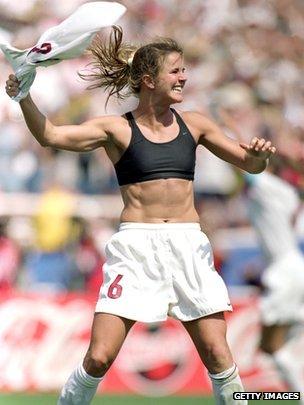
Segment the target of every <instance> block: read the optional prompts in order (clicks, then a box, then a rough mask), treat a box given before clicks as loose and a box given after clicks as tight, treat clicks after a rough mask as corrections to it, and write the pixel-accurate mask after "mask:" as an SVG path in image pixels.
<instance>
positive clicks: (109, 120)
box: [84, 115, 127, 134]
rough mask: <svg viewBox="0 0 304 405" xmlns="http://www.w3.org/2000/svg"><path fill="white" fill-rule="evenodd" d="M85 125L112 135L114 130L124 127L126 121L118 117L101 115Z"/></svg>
mask: <svg viewBox="0 0 304 405" xmlns="http://www.w3.org/2000/svg"><path fill="white" fill-rule="evenodd" d="M84 124H85V125H91V126H95V127H97V128H100V129H102V130H103V131H105V132H107V133H109V134H113V133H114V132H115V129H116V128H119V127H120V126H126V125H127V120H126V118H124V117H123V116H120V115H102V116H99V117H95V118H92V119H90V120H88V121H86V122H85V123H84Z"/></svg>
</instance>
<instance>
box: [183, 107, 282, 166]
mask: <svg viewBox="0 0 304 405" xmlns="http://www.w3.org/2000/svg"><path fill="white" fill-rule="evenodd" d="M191 122H193V124H194V126H195V127H196V128H197V130H198V131H199V134H200V136H199V144H201V145H203V146H205V147H206V148H207V149H209V150H210V151H211V152H212V153H214V154H215V155H216V156H218V157H219V158H221V159H223V160H225V161H226V162H228V163H231V164H233V165H235V166H237V167H239V168H240V169H243V170H245V171H247V172H249V173H260V172H262V171H263V170H264V169H265V168H266V166H267V160H268V158H269V157H271V156H272V155H273V154H274V153H275V151H276V148H275V147H274V146H272V144H271V142H270V141H266V140H265V139H263V138H257V137H254V138H252V140H251V141H250V142H249V144H247V143H243V142H238V141H236V140H234V139H231V138H229V137H228V136H226V135H225V134H224V133H223V131H222V130H221V129H220V128H219V127H218V126H217V125H216V124H215V123H214V122H213V121H211V120H209V119H208V118H206V117H204V116H203V115H201V114H199V113H193V116H192V120H191Z"/></svg>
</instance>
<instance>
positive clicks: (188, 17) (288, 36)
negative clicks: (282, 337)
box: [0, 0, 304, 395]
mask: <svg viewBox="0 0 304 405" xmlns="http://www.w3.org/2000/svg"><path fill="white" fill-rule="evenodd" d="M83 3H84V1H82V0H65V1H64V2H62V1H61V0H23V1H22V2H18V7H16V5H15V4H14V3H13V2H9V1H7V0H0V42H5V41H7V42H9V43H10V44H12V45H13V46H15V47H17V48H20V49H25V48H29V47H31V46H33V45H34V44H35V43H36V41H37V40H38V38H39V37H40V35H41V34H42V32H44V31H45V30H46V29H47V28H49V27H51V26H54V25H57V24H59V23H60V22H61V21H62V20H63V19H65V18H66V17H68V16H69V15H70V14H71V13H72V12H73V11H74V10H75V9H76V8H77V7H78V6H79V5H81V4H83ZM121 3H123V4H124V5H126V6H127V9H128V11H127V13H126V14H125V15H124V16H123V18H122V19H121V20H120V21H119V24H120V25H121V26H122V27H123V30H124V33H125V39H126V40H128V41H130V42H134V43H136V44H141V43H144V42H147V41H149V40H151V39H153V38H154V37H156V36H167V37H173V38H174V39H176V40H177V41H178V42H180V43H181V45H182V46H183V47H184V50H185V61H186V67H187V73H188V82H187V85H186V88H185V92H184V102H183V104H182V105H179V106H177V108H180V109H181V110H188V109H190V110H197V111H201V112H202V113H204V114H207V115H209V116H211V117H212V118H213V119H215V120H216V121H217V122H218V124H219V125H221V126H222V127H223V129H224V130H225V131H226V132H227V134H230V135H231V136H234V134H235V133H240V134H241V135H242V137H243V139H244V140H245V141H248V140H249V139H251V138H252V137H253V136H255V135H256V136H264V137H266V138H267V139H271V140H272V142H273V143H274V145H275V146H277V148H278V160H277V162H278V167H279V170H278V173H279V176H280V178H281V179H284V181H287V182H288V183H289V184H291V185H292V186H293V187H294V188H295V189H296V191H297V193H298V195H299V198H300V200H303V198H304V79H303V77H304V76H303V64H304V59H303V55H304V3H303V1H302V0H269V1H265V0H221V1H212V0H188V1H187V2H181V1H178V0H123V1H121ZM108 33H109V30H107V29H105V30H103V31H102V35H105V37H106V36H107V34H108ZM88 63H89V60H88V58H87V56H86V55H84V56H83V57H81V58H78V59H76V60H70V61H64V62H62V63H60V64H59V65H55V66H52V67H48V68H47V69H46V68H39V69H38V72H37V77H36V79H35V82H34V84H33V86H32V90H31V94H32V97H33V99H34V101H36V102H37V104H38V105H39V107H40V108H41V110H42V111H43V112H44V113H45V114H46V115H47V116H48V117H49V118H50V119H51V121H53V122H54V123H57V124H66V123H74V124H78V123H81V122H82V121H84V120H86V119H89V118H92V117H95V116H97V115H104V114H123V113H124V112H126V111H128V110H130V109H132V108H133V106H134V105H135V103H136V100H135V99H132V98H131V99H129V100H127V101H126V102H122V103H118V102H116V101H115V100H111V101H110V103H109V104H108V107H107V110H106V111H105V108H104V104H105V100H106V95H105V94H103V93H102V91H99V90H93V91H88V90H86V83H85V82H83V81H81V79H80V78H79V77H78V75H77V72H78V71H81V70H83V69H85V68H86V65H87V64H88ZM0 68H1V75H0V302H1V306H0V320H1V321H0V324H1V325H2V326H1V328H0V341H1V345H0V346H1V356H0V370H1V371H0V389H2V390H5V391H28V390H34V391H40V392H48V391H56V390H58V389H59V388H60V387H61V385H62V384H63V382H64V381H65V379H66V377H67V376H68V375H69V373H70V371H71V370H72V368H73V367H74V365H75V364H76V363H77V362H78V361H79V360H80V359H81V358H82V356H83V354H84V351H85V349H86V345H87V342H88V333H89V328H90V322H91V319H92V313H93V309H94V303H95V301H96V297H97V294H98V290H99V286H100V283H101V282H102V265H103V262H104V246H105V243H106V241H107V240H108V239H109V237H110V236H111V235H112V234H113V233H114V232H115V231H116V229H117V226H118V221H119V213H120V209H121V207H122V203H121V200H120V196H119V190H118V184H117V181H116V178H115V173H114V170H113V168H112V166H111V164H110V162H109V160H108V159H107V158H106V155H105V153H104V151H103V150H98V151H95V152H93V153H82V154H77V153H70V152H65V151H58V150H54V149H51V148H42V147H41V146H40V145H39V144H38V143H37V142H36V141H35V140H34V139H33V137H32V136H31V134H30V133H29V131H28V130H27V128H26V126H25V124H24V121H23V119H22V116H21V113H20V109H19V106H18V104H17V103H15V102H14V101H12V100H10V99H9V98H8V96H7V95H6V93H5V89H4V87H5V81H6V79H7V76H8V75H9V74H10V73H11V70H10V66H9V65H8V63H7V62H6V61H5V59H4V56H3V54H0ZM195 193H196V205H197V209H198V211H199V214H200V218H201V224H202V228H203V230H204V231H205V232H206V233H207V235H208V236H209V238H210V239H211V243H212V245H213V248H214V254H215V261H216V267H217V270H218V271H219V272H220V273H221V274H222V276H223V277H224V279H225V281H226V283H227V285H228V287H229V290H230V293H231V296H232V300H233V302H234V307H235V312H234V313H233V314H232V315H230V316H229V317H228V322H229V324H230V331H229V339H230V342H231V345H232V348H233V350H234V351H235V356H236V357H237V363H238V365H239V368H240V370H241V374H242V376H243V380H244V383H245V386H246V388H247V389H248V390H249V391H254V390H260V389H263V388H271V389H284V384H283V382H282V381H281V380H280V378H279V376H278V375H277V374H276V372H275V370H274V369H273V367H272V366H271V364H270V362H269V361H268V359H266V358H264V357H263V355H262V354H260V353H258V350H257V342H258V334H259V313H258V305H259V294H260V289H259V279H260V275H261V272H262V271H263V268H264V266H265V263H264V259H263V256H262V255H261V249H260V247H259V244H258V240H257V236H256V234H255V231H254V229H253V228H252V226H251V224H250V221H249V218H248V212H247V211H248V209H247V208H248V207H247V205H248V204H247V199H248V193H247V188H246V185H245V182H244V177H243V175H242V173H241V172H238V171H236V170H235V169H233V168H232V167H231V166H230V165H228V164H226V163H225V162H223V161H221V160H219V159H217V158H216V157H214V156H213V155H211V154H210V153H209V152H208V151H206V150H203V149H202V148H201V149H199V150H198V153H197V166H196V178H195ZM294 225H295V232H296V237H297V240H298V243H299V244H300V246H301V247H302V248H303V246H304V209H303V208H302V207H301V206H299V209H298V211H297V216H296V217H295V219H294ZM303 271H304V269H303ZM172 325H173V326H172ZM172 331H173V332H174V333H173V332H172ZM172 333H173V334H172ZM132 339H133V341H132ZM134 342H135V343H134ZM151 342H152V344H153V345H154V347H155V353H154V357H153V353H150V354H149V356H147V355H146V354H145V350H144V348H145V347H147V344H149V343H151ZM164 342H167V343H168V342H169V345H171V346H169V347H172V352H171V353H168V351H166V353H162V354H161V356H160V354H159V353H160V352H161V351H160V348H161V347H163V344H164ZM170 342H171V343H170ZM134 345H137V347H139V348H140V349H138V350H142V353H143V357H142V359H144V360H145V361H144V360H142V361H141V362H140V361H139V360H138V357H140V356H138V352H137V353H133V351H134ZM166 347H168V346H166ZM300 347H301V350H304V346H303V338H302V346H300ZM25 353H26V355H25ZM136 358H137V362H136V361H135V359H136ZM160 358H161V360H160ZM189 359H191V364H189ZM54 370H55V371H56V372H54ZM303 375H304V374H303ZM104 390H105V391H106V392H112V393H125V392H129V393H134V392H137V393H140V394H142V395H167V394H176V393H177V394H179V393H182V394H184V395H186V394H187V395H190V394H200V395H201V394H208V393H210V385H209V382H208V379H207V377H206V374H205V371H204V370H203V369H202V368H201V366H200V364H199V361H198V359H197V358H196V354H195V353H194V352H193V348H192V347H191V346H190V345H189V341H188V338H187V337H186V336H185V334H184V332H183V330H182V329H181V328H180V327H179V326H178V325H176V324H175V323H174V322H171V321H168V324H167V325H165V326H163V325H154V327H153V328H148V327H145V326H143V325H139V326H138V327H137V328H136V330H134V334H132V335H131V338H130V339H129V343H127V344H126V348H125V349H124V350H123V351H122V352H121V355H120V357H119V359H118V362H117V365H116V366H115V367H113V369H112V370H111V372H110V374H109V377H108V379H107V380H106V382H105V384H104Z"/></svg>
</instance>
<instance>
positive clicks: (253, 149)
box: [240, 136, 276, 160]
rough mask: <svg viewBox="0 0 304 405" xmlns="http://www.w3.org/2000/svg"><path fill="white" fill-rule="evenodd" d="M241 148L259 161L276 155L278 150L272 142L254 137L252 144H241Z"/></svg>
mask: <svg viewBox="0 0 304 405" xmlns="http://www.w3.org/2000/svg"><path fill="white" fill-rule="evenodd" d="M240 147H241V148H243V149H244V150H245V151H246V152H247V153H248V154H249V155H250V156H253V157H255V158H257V159H261V160H266V159H268V158H270V157H271V156H272V155H274V154H275V152H276V148H275V147H274V146H272V143H271V142H270V141H266V140H265V139H264V138H257V137H256V136H255V137H253V138H252V139H251V141H250V144H249V145H247V144H246V143H243V142H241V143H240Z"/></svg>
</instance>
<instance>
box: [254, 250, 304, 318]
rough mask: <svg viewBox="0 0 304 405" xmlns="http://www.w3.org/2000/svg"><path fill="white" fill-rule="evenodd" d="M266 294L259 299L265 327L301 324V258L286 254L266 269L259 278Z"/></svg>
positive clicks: (303, 305)
mask: <svg viewBox="0 0 304 405" xmlns="http://www.w3.org/2000/svg"><path fill="white" fill-rule="evenodd" d="M262 283H263V286H264V287H265V293H264V294H263V295H262V297H261V313H262V321H263V324H265V325H273V324H289V323H292V322H299V321H301V320H302V313H301V308H304V256H303V255H302V254H301V253H300V252H299V251H298V250H295V251H293V252H288V253H287V254H286V255H284V256H283V257H282V258H281V259H279V260H277V261H275V262H273V263H272V264H271V265H270V266H268V267H267V268H266V269H265V270H264V272H263V275H262Z"/></svg>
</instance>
